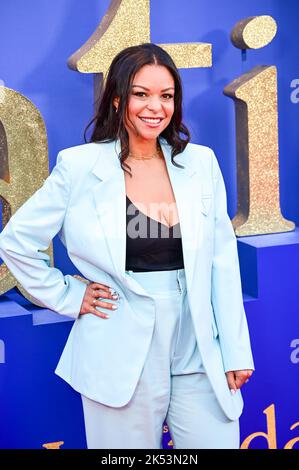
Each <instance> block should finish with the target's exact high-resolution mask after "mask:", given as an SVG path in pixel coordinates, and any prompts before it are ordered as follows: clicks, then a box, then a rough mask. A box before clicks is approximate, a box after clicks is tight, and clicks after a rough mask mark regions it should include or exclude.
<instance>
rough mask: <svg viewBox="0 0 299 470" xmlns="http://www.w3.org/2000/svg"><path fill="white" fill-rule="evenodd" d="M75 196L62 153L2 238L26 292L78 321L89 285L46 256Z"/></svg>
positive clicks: (0, 250)
mask: <svg viewBox="0 0 299 470" xmlns="http://www.w3.org/2000/svg"><path fill="white" fill-rule="evenodd" d="M70 193H71V168H70V163H69V162H68V161H67V159H66V158H65V155H64V154H63V151H62V152H59V153H58V156H57V162H56V165H55V166H54V168H53V170H52V172H51V174H50V175H49V176H48V178H47V179H46V180H45V181H44V183H43V185H42V187H41V188H40V189H38V190H37V191H36V192H35V193H34V194H33V195H32V196H31V197H30V198H29V199H28V200H27V201H26V202H25V203H24V204H23V205H22V206H21V207H20V208H19V209H18V210H17V211H16V212H15V213H14V214H13V215H12V217H11V218H10V220H9V221H8V223H7V224H6V226H5V227H4V229H3V230H2V232H1V234H0V256H1V258H2V259H3V261H4V262H5V264H6V265H7V267H8V269H9V270H10V271H11V273H12V274H13V276H14V277H15V278H16V279H17V280H18V281H19V283H20V284H21V285H22V286H23V287H24V289H25V290H26V291H27V292H28V293H29V294H30V295H31V296H32V297H33V298H35V299H36V300H37V301H39V302H40V303H41V304H42V305H44V306H45V307H47V308H49V309H51V310H54V311H55V312H56V313H59V314H61V315H67V316H69V317H71V318H74V319H75V318H77V317H78V316H79V313H80V308H81V304H82V301H83V297H84V294H85V291H86V288H87V285H86V283H84V282H82V281H80V280H79V279H76V278H75V277H73V276H71V275H69V274H67V275H63V273H62V272H61V271H60V270H59V269H57V268H55V267H50V256H49V255H48V254H47V253H43V250H46V249H47V248H48V247H49V245H50V243H51V241H52V239H53V238H54V236H55V235H56V234H57V233H58V232H59V231H60V229H61V227H62V224H63V221H64V217H65V213H66V210H67V206H68V201H69V197H70Z"/></svg>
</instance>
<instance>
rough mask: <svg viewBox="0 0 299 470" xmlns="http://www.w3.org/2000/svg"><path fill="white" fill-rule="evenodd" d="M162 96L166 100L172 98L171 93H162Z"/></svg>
mask: <svg viewBox="0 0 299 470" xmlns="http://www.w3.org/2000/svg"><path fill="white" fill-rule="evenodd" d="M162 96H163V98H166V99H167V100H171V98H173V95H171V94H170V93H164V95H162Z"/></svg>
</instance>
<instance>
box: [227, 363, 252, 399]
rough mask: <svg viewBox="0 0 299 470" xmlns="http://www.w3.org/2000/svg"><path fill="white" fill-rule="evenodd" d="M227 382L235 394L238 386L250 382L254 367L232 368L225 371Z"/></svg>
mask: <svg viewBox="0 0 299 470" xmlns="http://www.w3.org/2000/svg"><path fill="white" fill-rule="evenodd" d="M225 374H226V379H227V383H228V386H229V389H230V391H231V393H232V394H235V393H236V391H237V389H238V388H241V387H242V385H244V383H246V382H248V380H249V377H251V375H252V374H253V370H252V369H245V370H230V371H228V372H225Z"/></svg>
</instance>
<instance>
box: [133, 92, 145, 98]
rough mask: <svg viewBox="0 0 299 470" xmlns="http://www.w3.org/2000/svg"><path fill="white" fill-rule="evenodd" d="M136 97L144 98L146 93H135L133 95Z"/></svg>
mask: <svg viewBox="0 0 299 470" xmlns="http://www.w3.org/2000/svg"><path fill="white" fill-rule="evenodd" d="M133 95H134V96H140V97H141V98H143V97H144V96H145V95H146V94H145V92H144V91H135V92H134V93H133Z"/></svg>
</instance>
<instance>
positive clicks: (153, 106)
mask: <svg viewBox="0 0 299 470" xmlns="http://www.w3.org/2000/svg"><path fill="white" fill-rule="evenodd" d="M147 107H148V109H149V110H150V111H153V112H158V111H160V110H161V101H160V98H159V97H158V96H151V97H150V99H149V101H148V104H147Z"/></svg>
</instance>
